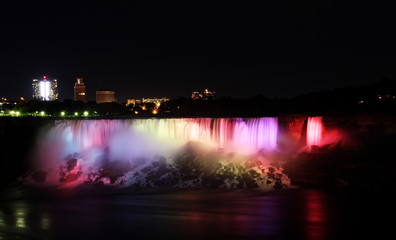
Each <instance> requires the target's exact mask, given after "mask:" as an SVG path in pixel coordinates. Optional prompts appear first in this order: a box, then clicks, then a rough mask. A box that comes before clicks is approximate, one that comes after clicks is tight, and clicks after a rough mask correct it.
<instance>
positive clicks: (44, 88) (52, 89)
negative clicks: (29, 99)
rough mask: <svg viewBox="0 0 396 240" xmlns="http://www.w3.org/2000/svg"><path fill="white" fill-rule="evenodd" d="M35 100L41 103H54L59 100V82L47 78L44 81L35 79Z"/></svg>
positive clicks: (33, 85)
mask: <svg viewBox="0 0 396 240" xmlns="http://www.w3.org/2000/svg"><path fill="white" fill-rule="evenodd" d="M32 88H33V99H37V100H41V101H54V100H57V99H58V89H57V88H58V81H57V80H56V79H53V80H49V79H47V77H46V76H43V78H42V79H33V83H32Z"/></svg>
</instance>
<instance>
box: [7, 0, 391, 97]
mask: <svg viewBox="0 0 396 240" xmlns="http://www.w3.org/2000/svg"><path fill="white" fill-rule="evenodd" d="M61 3H62V1H61V2H59V3H57V4H55V3H54V4H48V3H44V2H43V3H42V2H40V1H35V2H27V3H25V5H24V8H20V7H19V4H16V3H12V2H10V3H7V4H6V5H5V6H4V7H3V10H4V11H3V12H2V14H1V16H0V18H1V20H2V21H1V23H0V24H1V27H2V29H3V35H4V36H7V38H2V39H1V40H0V42H1V44H0V51H1V52H2V55H1V57H0V81H1V83H2V86H3V87H2V89H1V92H0V95H1V96H4V97H7V98H9V99H18V98H19V97H20V96H30V92H31V87H30V86H29V84H30V82H31V79H33V78H36V77H37V76H42V75H47V76H48V77H49V78H56V79H58V82H59V86H58V88H59V96H60V98H59V99H60V100H64V99H73V88H72V87H71V86H73V85H74V81H75V78H76V77H82V78H84V80H85V81H86V82H87V83H89V88H88V89H87V91H88V92H87V97H88V99H87V100H91V101H92V100H94V98H95V97H94V96H95V91H96V90H98V89H100V88H102V87H103V86H105V87H107V88H109V89H113V90H115V91H116V93H117V99H119V101H126V99H128V98H142V97H163V96H166V97H172V98H176V97H187V98H188V97H189V95H190V94H191V91H194V90H198V89H205V88H208V89H213V90H215V91H216V95H217V96H218V97H223V96H231V97H236V98H243V97H253V96H256V95H259V94H260V95H263V96H265V97H269V98H290V97H295V96H298V95H301V94H305V93H307V92H311V91H318V90H323V89H332V88H336V87H344V86H348V85H353V86H356V85H365V84H369V83H372V82H374V81H378V80H380V79H382V78H388V79H396V68H395V67H394V66H395V64H394V59H395V56H396V51H395V46H394V44H393V42H394V41H393V40H392V39H393V37H392V34H391V31H389V29H392V27H393V26H392V22H393V21H392V19H390V17H389V16H392V13H391V12H390V9H392V8H388V7H386V6H379V5H375V4H371V5H366V4H365V3H360V4H358V5H355V4H351V3H339V2H336V1H327V2H320V3H315V4H313V3H298V4H297V3H295V2H293V1H290V2H285V3H266V2H262V1H249V2H248V3H245V2H243V3H242V2H240V1H238V2H234V1H227V2H216V3H211V4H204V3H200V4H196V3H186V2H185V3H167V2H166V3H156V4H148V3H144V2H139V3H135V2H129V1H111V2H109V1H95V3H94V4H93V3H92V4H91V3H89V1H88V2H84V3H81V2H78V3H77V2H74V1H68V2H67V4H66V2H65V4H61ZM73 16H80V17H78V18H76V17H73ZM10 81H11V82H12V83H15V84H7V83H8V82H10Z"/></svg>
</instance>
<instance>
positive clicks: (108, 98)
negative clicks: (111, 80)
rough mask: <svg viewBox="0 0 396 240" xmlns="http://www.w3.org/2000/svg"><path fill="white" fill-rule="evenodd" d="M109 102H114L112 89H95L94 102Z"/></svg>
mask: <svg viewBox="0 0 396 240" xmlns="http://www.w3.org/2000/svg"><path fill="white" fill-rule="evenodd" d="M110 102H116V98H115V92H114V91H107V90H100V91H96V103H110Z"/></svg>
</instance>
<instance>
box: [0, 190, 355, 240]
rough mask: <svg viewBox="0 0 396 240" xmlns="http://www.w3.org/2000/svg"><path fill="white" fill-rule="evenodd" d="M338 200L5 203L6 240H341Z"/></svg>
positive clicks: (212, 195) (176, 197) (242, 196)
mask: <svg viewBox="0 0 396 240" xmlns="http://www.w3.org/2000/svg"><path fill="white" fill-rule="evenodd" d="M332 197H334V196H332ZM332 197H330V194H329V193H326V192H323V191H319V190H292V191H288V190H287V191H279V192H273V193H265V194H263V193H257V192H211V191H188V192H178V193H168V194H140V195H137V194H125V193H124V194H114V195H110V196H99V197H98V196H96V197H88V196H87V195H85V197H68V198H60V199H56V200H54V199H53V200H45V199H44V200H43V201H37V200H19V201H11V202H0V229H2V230H1V231H0V237H1V239H2V240H3V239H13V238H15V236H18V237H17V238H19V239H32V238H37V239H75V238H84V239H111V238H113V239H117V238H118V239H119V238H121V237H124V236H133V237H136V238H146V239H150V238H157V237H161V236H169V237H171V238H173V239H208V238H209V239H261V238H265V239H309V240H316V239H332V237H334V236H337V238H338V239H342V236H345V237H346V236H348V234H344V233H342V231H345V230H346V229H344V228H343V227H342V224H335V223H337V222H338V221H340V222H343V221H345V219H343V218H344V217H345V216H347V214H348V211H349V209H348V208H349V207H350V206H349V205H348V206H347V208H338V207H339V205H338V204H333V203H332V202H331V201H332V200H331V199H332ZM338 202H343V200H342V201H338ZM329 203H331V204H329ZM344 207H345V206H344ZM330 211H331V212H332V214H328V213H329V212H330ZM354 212H355V213H356V212H358V211H356V209H355V211H354ZM348 218H351V216H348ZM355 218H356V219H355ZM352 219H354V220H357V219H358V216H352ZM75 234H77V236H76V235H75ZM340 236H341V237H340Z"/></svg>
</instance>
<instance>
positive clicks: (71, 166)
mask: <svg viewBox="0 0 396 240" xmlns="http://www.w3.org/2000/svg"><path fill="white" fill-rule="evenodd" d="M66 166H67V171H69V172H70V171H72V170H73V169H74V168H75V167H76V166H77V159H75V158H72V159H70V160H68V161H67V162H66Z"/></svg>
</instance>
